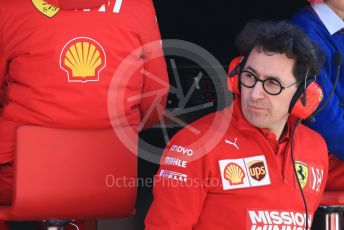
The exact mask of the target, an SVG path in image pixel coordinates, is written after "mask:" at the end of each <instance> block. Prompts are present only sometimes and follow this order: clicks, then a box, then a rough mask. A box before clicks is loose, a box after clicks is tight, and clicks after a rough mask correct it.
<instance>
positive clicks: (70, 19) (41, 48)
mask: <svg viewBox="0 0 344 230" xmlns="http://www.w3.org/2000/svg"><path fill="white" fill-rule="evenodd" d="M123 63H124V64H126V65H128V66H129V69H130V70H132V71H131V72H130V71H127V72H125V71H126V70H125V69H124V70H123V68H122V72H118V71H117V70H118V69H119V68H120V67H121V66H123V65H122V64H123ZM129 72H130V73H129ZM151 76H153V77H151ZM114 78H115V79H114ZM116 78H117V79H116ZM112 80H114V81H112ZM121 81H122V82H124V83H123V84H122V83H121ZM113 82H115V83H116V82H117V83H119V84H117V85H116V84H113ZM0 84H1V91H0V101H1V104H2V109H1V113H0V203H1V204H10V203H11V199H12V175H13V167H12V162H13V159H14V140H15V133H16V129H17V127H18V126H21V125H37V126H45V127H53V128H62V129H85V130H89V129H105V128H112V125H113V124H116V125H118V126H119V127H120V126H125V127H133V130H134V131H133V132H134V133H135V132H136V136H137V132H138V131H139V129H140V128H142V127H149V126H150V125H152V124H154V123H155V122H157V121H158V120H159V118H158V113H157V112H156V110H155V109H152V107H158V106H159V108H160V109H162V110H164V108H165V103H166V98H167V93H168V75H167V69H166V63H165V60H164V57H163V53H162V47H161V37H160V32H159V28H158V23H157V20H156V16H155V10H154V6H153V3H152V0H140V1H127V0H110V1H107V0H84V1H80V0H32V1H31V0H30V1H27V0H17V1H1V7H0ZM118 95H122V96H118ZM111 96H118V98H123V100H120V101H115V102H116V103H113V104H109V103H108V102H109V101H108V98H110V97H111ZM130 99H131V100H130ZM141 122H142V124H141ZM143 123H144V124H143ZM115 128H116V127H114V129H115ZM133 148H136V145H135V147H133ZM119 151H130V150H128V149H127V148H126V144H125V143H123V146H119ZM135 154H136V153H135Z"/></svg>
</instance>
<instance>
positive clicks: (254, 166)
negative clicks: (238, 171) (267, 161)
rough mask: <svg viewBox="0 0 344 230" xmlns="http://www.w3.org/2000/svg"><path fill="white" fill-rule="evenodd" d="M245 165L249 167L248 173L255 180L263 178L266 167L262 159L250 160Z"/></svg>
mask: <svg viewBox="0 0 344 230" xmlns="http://www.w3.org/2000/svg"><path fill="white" fill-rule="evenodd" d="M247 165H248V167H249V168H248V170H249V174H250V176H251V177H252V178H253V179H255V180H257V181H261V180H263V179H264V177H265V175H266V169H265V165H264V162H263V161H252V162H249V163H248V164H247Z"/></svg>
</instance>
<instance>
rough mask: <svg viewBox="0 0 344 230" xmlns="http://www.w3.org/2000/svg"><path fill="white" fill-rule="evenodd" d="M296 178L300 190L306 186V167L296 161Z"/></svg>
mask: <svg viewBox="0 0 344 230" xmlns="http://www.w3.org/2000/svg"><path fill="white" fill-rule="evenodd" d="M295 168H296V173H297V178H298V179H299V182H300V184H301V187H302V189H303V188H304V187H305V186H306V184H307V180H308V166H307V164H305V163H302V162H300V161H297V162H296V163H295Z"/></svg>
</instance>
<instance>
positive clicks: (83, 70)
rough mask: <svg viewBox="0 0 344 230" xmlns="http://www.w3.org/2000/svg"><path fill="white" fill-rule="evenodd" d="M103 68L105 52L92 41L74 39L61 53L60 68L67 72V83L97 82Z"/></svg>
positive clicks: (84, 38) (81, 38)
mask: <svg viewBox="0 0 344 230" xmlns="http://www.w3.org/2000/svg"><path fill="white" fill-rule="evenodd" d="M105 66H106V55H105V51H104V49H103V47H102V46H101V45H100V44H99V42H97V41H96V40H94V39H91V38H87V37H77V38H74V39H72V40H70V41H69V42H67V44H66V45H65V46H64V47H63V49H62V51H61V55H60V67H61V68H62V69H63V70H64V71H66V72H67V75H68V82H82V83H85V82H88V81H99V75H100V72H101V70H102V69H104V68H105Z"/></svg>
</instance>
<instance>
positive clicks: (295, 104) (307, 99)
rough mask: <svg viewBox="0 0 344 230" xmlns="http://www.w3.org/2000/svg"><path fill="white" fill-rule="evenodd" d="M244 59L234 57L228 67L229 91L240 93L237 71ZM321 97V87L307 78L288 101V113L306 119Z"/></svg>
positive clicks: (238, 71)
mask: <svg viewBox="0 0 344 230" xmlns="http://www.w3.org/2000/svg"><path fill="white" fill-rule="evenodd" d="M244 59H245V57H243V56H239V57H236V58H234V59H233V60H232V61H231V62H230V64H229V68H228V81H227V86H228V89H229V91H232V92H233V93H234V94H237V95H240V88H239V87H240V85H239V73H240V67H241V65H242V62H243V60H244ZM305 87H306V88H305ZM322 99H323V91H322V89H321V87H320V86H319V85H318V83H316V82H315V81H314V80H308V82H307V83H306V85H304V84H303V85H300V86H299V88H298V89H297V91H296V93H295V95H294V96H293V98H292V100H291V102H290V106H289V113H290V114H291V115H293V116H296V117H298V118H301V119H306V118H308V117H309V116H311V115H312V113H313V112H314V111H315V110H316V108H317V107H318V106H319V104H320V102H321V100H322Z"/></svg>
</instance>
